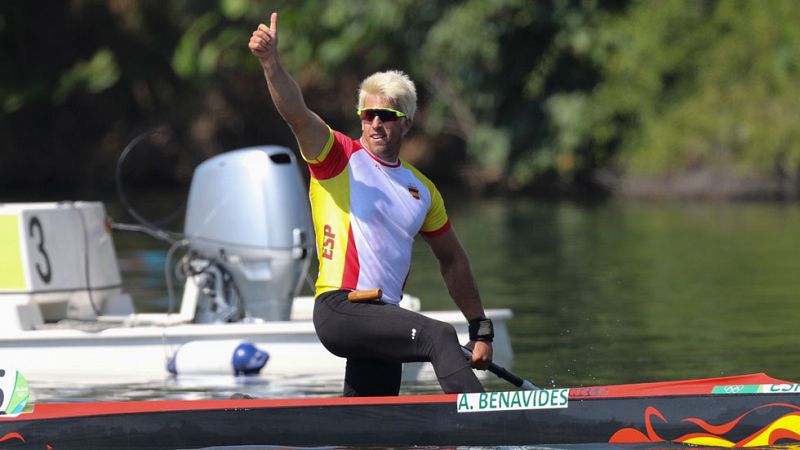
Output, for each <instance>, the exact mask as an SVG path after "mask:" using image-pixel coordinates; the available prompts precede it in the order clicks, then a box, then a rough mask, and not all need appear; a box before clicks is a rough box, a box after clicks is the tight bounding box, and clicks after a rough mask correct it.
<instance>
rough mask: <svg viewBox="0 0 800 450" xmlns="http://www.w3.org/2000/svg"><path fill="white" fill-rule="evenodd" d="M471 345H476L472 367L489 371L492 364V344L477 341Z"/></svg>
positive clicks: (473, 351) (473, 350)
mask: <svg viewBox="0 0 800 450" xmlns="http://www.w3.org/2000/svg"><path fill="white" fill-rule="evenodd" d="M471 344H474V346H473V348H472V361H471V365H472V367H473V368H475V369H478V370H486V369H488V368H489V365H490V364H491V363H492V343H491V342H485V341H475V342H471Z"/></svg>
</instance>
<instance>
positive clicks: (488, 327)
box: [469, 317, 494, 342]
mask: <svg viewBox="0 0 800 450" xmlns="http://www.w3.org/2000/svg"><path fill="white" fill-rule="evenodd" d="M469 340H470V341H483V342H492V341H493V340H494V326H493V325H492V320H491V319H487V318H486V317H479V318H477V319H472V320H470V321H469Z"/></svg>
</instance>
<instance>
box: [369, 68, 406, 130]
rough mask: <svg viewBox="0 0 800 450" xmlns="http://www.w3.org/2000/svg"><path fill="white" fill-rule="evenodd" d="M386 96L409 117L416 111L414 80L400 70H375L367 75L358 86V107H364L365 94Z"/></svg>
mask: <svg viewBox="0 0 800 450" xmlns="http://www.w3.org/2000/svg"><path fill="white" fill-rule="evenodd" d="M370 94H372V95H377V96H380V97H383V98H386V99H388V100H390V101H392V102H394V103H395V104H396V105H397V109H399V110H400V111H402V112H404V113H406V116H408V117H409V118H410V119H413V118H414V114H415V113H416V112H417V88H416V87H415V86H414V82H413V81H411V78H409V77H408V75H406V74H405V73H404V72H402V71H400V70H388V71H386V72H377V73H373V74H372V75H370V76H368V77H367V78H365V79H364V81H362V82H361V86H360V87H359V88H358V109H361V108H363V107H364V102H365V101H366V98H367V95H370Z"/></svg>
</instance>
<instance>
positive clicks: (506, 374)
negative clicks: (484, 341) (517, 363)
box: [461, 346, 541, 391]
mask: <svg viewBox="0 0 800 450" xmlns="http://www.w3.org/2000/svg"><path fill="white" fill-rule="evenodd" d="M461 351H463V352H464V356H466V357H467V359H469V358H471V357H472V350H470V349H469V348H467V347H464V346H462V347H461ZM487 370H488V371H489V372H492V373H493V374H495V375H497V376H498V377H499V378H502V379H504V380H506V381H508V382H509V383H511V384H513V385H514V386H516V387H521V388H522V389H525V390H528V391H538V390H541V388H539V387H538V386H536V385H535V384H533V383H531V382H530V381H528V380H526V379H524V378H522V377H520V376H518V375H515V374H514V373H512V372H510V371H509V370H508V369H506V368H504V367H500V366H498V365H497V364H495V363H492V364H491V365H490V366H489V368H488V369H487Z"/></svg>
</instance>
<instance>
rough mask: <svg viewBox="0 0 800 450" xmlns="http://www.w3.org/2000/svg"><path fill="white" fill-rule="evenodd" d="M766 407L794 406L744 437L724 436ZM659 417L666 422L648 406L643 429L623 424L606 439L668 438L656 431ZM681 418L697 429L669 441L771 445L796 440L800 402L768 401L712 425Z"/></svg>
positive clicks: (799, 433)
mask: <svg viewBox="0 0 800 450" xmlns="http://www.w3.org/2000/svg"><path fill="white" fill-rule="evenodd" d="M765 408H789V409H791V410H794V411H792V412H789V413H786V414H784V415H782V416H780V417H778V418H777V419H775V420H773V421H772V422H770V423H769V424H767V425H765V426H764V427H762V428H761V429H760V430H758V431H757V432H755V433H753V434H751V435H750V436H747V437H745V438H744V439H740V440H738V441H732V440H730V439H726V438H725V435H726V434H728V433H730V432H731V431H735V429H736V426H737V425H738V424H739V422H741V421H742V419H744V418H745V417H747V416H748V415H750V414H752V413H753V412H755V411H758V410H761V409H765ZM654 418H658V419H659V420H661V421H662V422H664V423H668V421H667V419H665V418H664V415H663V414H661V412H660V411H659V410H658V409H656V408H654V407H652V406H649V407H648V408H647V409H646V410H645V412H644V422H645V432H644V433H643V432H642V431H640V430H637V429H635V428H623V429H621V430H619V431H617V432H616V433H614V435H613V436H611V439H609V441H608V442H609V443H610V444H632V443H645V442H667V441H668V439H664V438H662V437H661V436H659V434H658V433H657V432H656V427H655V426H654V424H653V419H654ZM681 422H689V423H693V424H695V425H697V426H698V427H699V428H700V430H698V432H695V433H689V434H684V435H683V436H680V437H678V438H675V439H670V440H669V441H671V442H676V443H682V444H691V445H699V446H708V447H725V448H731V447H761V446H765V445H774V444H776V443H778V442H779V441H782V440H791V441H797V440H800V406H797V405H792V404H789V403H770V404H767V405H762V406H759V407H758V408H753V409H751V410H750V411H747V412H746V413H744V414H742V415H741V416H739V417H737V418H736V419H734V420H731V421H730V422H726V423H723V424H720V425H712V424H710V423H708V422H706V421H704V420H702V419H698V418H695V417H689V418H686V419H682V420H681Z"/></svg>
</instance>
